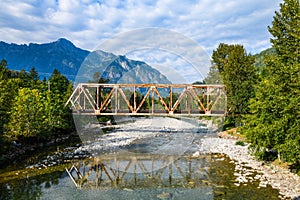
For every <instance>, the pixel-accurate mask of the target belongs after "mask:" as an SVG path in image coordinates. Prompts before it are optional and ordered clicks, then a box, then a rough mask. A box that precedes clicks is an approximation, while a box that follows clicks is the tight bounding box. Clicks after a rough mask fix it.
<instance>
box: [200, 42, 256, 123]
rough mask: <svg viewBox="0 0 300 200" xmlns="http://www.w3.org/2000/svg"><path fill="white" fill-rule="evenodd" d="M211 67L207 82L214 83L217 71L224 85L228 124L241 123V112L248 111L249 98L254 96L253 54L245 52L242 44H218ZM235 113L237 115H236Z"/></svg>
mask: <svg viewBox="0 0 300 200" xmlns="http://www.w3.org/2000/svg"><path fill="white" fill-rule="evenodd" d="M212 60H213V63H212V64H213V65H212V66H213V67H212V68H211V70H210V74H209V75H210V77H209V78H210V79H211V80H210V79H208V80H206V81H208V82H213V83H215V82H216V80H214V79H220V77H218V72H219V73H220V75H221V78H222V81H223V83H224V84H225V86H226V93H227V107H228V108H227V109H228V112H229V117H227V125H228V126H236V125H238V126H239V125H240V124H241V114H246V113H248V112H249V107H248V104H249V99H250V98H251V97H253V96H254V85H255V84H256V81H257V68H255V67H254V65H253V63H254V58H253V56H251V55H249V54H247V52H246V50H245V49H244V47H243V46H242V45H227V44H223V43H222V44H220V45H219V47H218V48H217V50H215V51H213V55H212ZM236 115H237V116H236Z"/></svg>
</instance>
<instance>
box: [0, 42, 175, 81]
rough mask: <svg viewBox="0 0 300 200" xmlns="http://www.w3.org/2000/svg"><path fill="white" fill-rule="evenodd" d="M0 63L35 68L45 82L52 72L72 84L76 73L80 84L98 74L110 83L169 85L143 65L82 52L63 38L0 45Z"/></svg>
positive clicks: (18, 67) (117, 57)
mask: <svg viewBox="0 0 300 200" xmlns="http://www.w3.org/2000/svg"><path fill="white" fill-rule="evenodd" d="M1 59H6V60H7V62H8V66H9V68H10V69H12V70H21V69H25V71H29V70H30V69H31V67H35V69H36V71H37V72H38V73H39V75H40V77H41V78H43V77H46V78H48V77H49V76H50V75H51V74H52V72H53V70H54V69H55V68H56V69H58V70H59V71H60V72H61V73H62V74H63V75H65V76H66V77H67V78H68V79H70V80H75V78H76V77H77V73H78V72H80V73H79V74H81V75H84V76H83V77H87V78H88V79H84V80H82V81H83V82H87V81H93V80H92V79H93V76H94V74H95V73H100V74H102V76H103V78H105V79H109V80H110V82H111V83H117V82H122V83H170V81H169V80H168V79H167V78H166V77H165V76H163V75H162V74H161V73H160V72H159V71H157V70H156V69H153V68H152V67H151V66H149V65H147V64H146V63H145V62H142V61H136V60H131V59H128V58H127V57H126V56H125V55H115V54H113V53H110V52H105V51H102V50H97V51H93V52H90V51H87V50H83V49H80V48H78V47H76V46H75V45H74V44H73V43H72V42H71V41H69V40H67V39H66V38H59V39H58V40H56V41H54V42H49V43H43V44H37V43H30V44H29V45H17V44H7V43H5V42H0V60H1ZM83 65H86V68H85V69H81V68H82V66H83ZM80 77H81V76H80ZM89 77H91V78H89Z"/></svg>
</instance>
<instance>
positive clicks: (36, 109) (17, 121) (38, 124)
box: [5, 88, 47, 140]
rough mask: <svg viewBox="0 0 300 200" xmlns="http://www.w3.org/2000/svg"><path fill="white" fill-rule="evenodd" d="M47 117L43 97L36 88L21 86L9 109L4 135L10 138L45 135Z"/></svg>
mask: <svg viewBox="0 0 300 200" xmlns="http://www.w3.org/2000/svg"><path fill="white" fill-rule="evenodd" d="M46 130H47V118H46V116H45V112H44V104H43V97H42V95H41V93H40V92H39V91H38V90H37V89H29V88H21V89H19V91H18V95H17V96H16V98H15V101H14V105H13V107H12V109H11V116H10V122H9V124H8V130H7V131H6V133H5V135H6V137H7V138H9V139H10V140H16V139H23V138H28V137H37V138H43V137H45V136H46Z"/></svg>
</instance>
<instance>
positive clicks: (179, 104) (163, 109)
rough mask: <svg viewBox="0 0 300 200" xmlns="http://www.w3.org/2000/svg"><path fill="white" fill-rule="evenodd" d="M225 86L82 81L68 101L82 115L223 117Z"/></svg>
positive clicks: (224, 111) (74, 111) (224, 110)
mask: <svg viewBox="0 0 300 200" xmlns="http://www.w3.org/2000/svg"><path fill="white" fill-rule="evenodd" d="M226 101H227V98H226V92H225V87H224V86H223V85H192V84H96V83H80V84H78V85H77V87H76V88H75V90H74V91H73V93H72V95H71V96H70V98H69V99H68V101H67V102H66V105H68V104H71V108H72V110H73V113H76V114H80V115H130V116H138V115H141V116H145V115H149V116H176V115H178V116H224V115H225V114H226V103H227V102H226Z"/></svg>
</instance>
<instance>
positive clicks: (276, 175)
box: [193, 137, 300, 199]
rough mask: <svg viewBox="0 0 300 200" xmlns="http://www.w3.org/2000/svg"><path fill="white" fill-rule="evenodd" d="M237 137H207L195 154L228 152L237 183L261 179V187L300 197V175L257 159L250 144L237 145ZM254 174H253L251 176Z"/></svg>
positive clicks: (283, 195) (281, 194) (286, 196)
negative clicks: (250, 150) (233, 165)
mask: <svg viewBox="0 0 300 200" xmlns="http://www.w3.org/2000/svg"><path fill="white" fill-rule="evenodd" d="M236 141H237V140H235V139H225V138H212V137H207V138H203V139H201V142H199V150H198V151H197V152H195V153H194V154H193V155H194V156H198V155H199V154H203V153H221V154H226V155H227V156H229V157H230V159H231V160H233V162H235V164H236V168H235V175H236V177H237V179H236V185H237V186H238V185H240V184H247V182H252V181H253V174H254V173H255V174H256V175H255V176H254V179H257V180H260V184H259V187H266V186H267V185H271V186H272V187H273V188H277V189H279V193H280V196H279V197H280V198H282V199H285V198H291V199H300V177H299V176H298V175H296V174H294V173H291V172H290V171H289V170H288V169H284V168H281V167H278V166H275V165H273V164H266V163H264V162H262V161H258V160H256V159H255V158H254V157H253V156H251V155H250V154H249V152H248V146H249V145H248V144H245V145H244V146H241V145H236ZM250 175H252V176H250Z"/></svg>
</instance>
